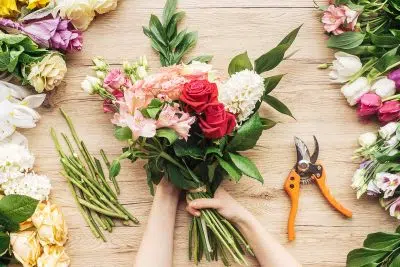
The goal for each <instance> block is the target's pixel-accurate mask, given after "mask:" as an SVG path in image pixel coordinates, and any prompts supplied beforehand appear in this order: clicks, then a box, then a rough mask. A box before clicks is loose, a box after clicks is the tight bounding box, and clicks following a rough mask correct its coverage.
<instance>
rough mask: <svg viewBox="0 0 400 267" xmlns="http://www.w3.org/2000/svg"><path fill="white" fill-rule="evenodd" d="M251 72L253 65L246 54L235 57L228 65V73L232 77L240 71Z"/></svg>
mask: <svg viewBox="0 0 400 267" xmlns="http://www.w3.org/2000/svg"><path fill="white" fill-rule="evenodd" d="M246 69H247V70H253V65H252V64H251V61H250V58H249V56H248V55H247V52H244V53H242V54H239V55H237V56H235V57H234V58H233V59H232V60H231V62H230V63H229V67H228V73H229V75H233V74H235V73H236V72H240V71H242V70H246Z"/></svg>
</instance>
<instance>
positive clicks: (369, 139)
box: [358, 133, 378, 147]
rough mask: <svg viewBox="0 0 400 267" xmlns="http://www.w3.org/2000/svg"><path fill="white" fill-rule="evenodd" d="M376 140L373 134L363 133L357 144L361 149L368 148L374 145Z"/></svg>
mask: <svg viewBox="0 0 400 267" xmlns="http://www.w3.org/2000/svg"><path fill="white" fill-rule="evenodd" d="M377 138H378V137H377V136H376V134H374V133H364V134H362V135H360V137H359V138H358V143H359V144H360V146H362V147H370V146H373V145H375V143H376V140H377Z"/></svg>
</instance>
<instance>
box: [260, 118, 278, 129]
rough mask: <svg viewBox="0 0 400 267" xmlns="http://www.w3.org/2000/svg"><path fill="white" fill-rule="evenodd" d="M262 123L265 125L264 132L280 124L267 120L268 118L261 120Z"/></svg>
mask: <svg viewBox="0 0 400 267" xmlns="http://www.w3.org/2000/svg"><path fill="white" fill-rule="evenodd" d="M261 123H262V125H263V127H264V130H268V129H271V128H273V127H274V126H275V125H277V124H278V123H277V122H275V121H273V120H270V119H267V118H261Z"/></svg>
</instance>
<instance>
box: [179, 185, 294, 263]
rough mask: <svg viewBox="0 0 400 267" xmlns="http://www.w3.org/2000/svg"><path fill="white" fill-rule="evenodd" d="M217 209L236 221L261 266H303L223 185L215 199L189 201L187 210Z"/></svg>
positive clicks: (190, 211)
mask: <svg viewBox="0 0 400 267" xmlns="http://www.w3.org/2000/svg"><path fill="white" fill-rule="evenodd" d="M204 208H211V209H216V210H217V211H218V212H219V213H220V214H221V215H222V216H224V217H225V218H227V219H228V220H230V221H231V222H232V223H234V224H235V225H236V226H237V227H238V228H239V230H240V231H241V232H242V234H243V235H244V236H245V237H246V239H247V241H248V242H249V244H250V246H251V248H252V249H253V251H254V254H255V255H256V258H257V260H258V262H259V263H260V265H261V266H265V267H267V266H268V267H280V266H285V267H298V266H301V265H300V264H299V263H298V262H297V261H296V260H295V259H294V258H293V257H292V256H291V255H290V254H289V252H288V251H287V250H286V249H285V248H284V247H283V246H282V245H281V244H279V243H278V242H277V241H276V240H275V239H274V238H273V237H272V236H271V235H270V234H269V233H268V232H267V231H266V230H265V228H264V227H263V226H262V225H261V223H260V222H259V221H258V220H257V219H256V218H255V217H254V215H253V214H251V213H250V212H249V211H248V210H247V209H245V208H244V207H243V206H241V205H240V204H239V203H238V202H237V201H236V200H235V199H233V198H232V197H231V196H230V195H229V194H228V193H227V192H226V191H225V190H224V189H222V188H221V187H220V188H219V189H218V190H217V192H216V193H215V195H214V198H213V199H197V200H194V201H192V202H190V203H189V205H188V206H187V208H186V209H187V211H188V212H189V213H191V214H192V215H194V216H199V215H200V212H199V211H198V209H204Z"/></svg>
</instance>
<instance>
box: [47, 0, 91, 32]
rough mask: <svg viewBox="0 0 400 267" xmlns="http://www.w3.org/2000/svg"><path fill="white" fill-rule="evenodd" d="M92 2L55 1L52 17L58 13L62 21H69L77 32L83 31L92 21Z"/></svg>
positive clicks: (89, 0) (76, 0) (78, 0)
mask: <svg viewBox="0 0 400 267" xmlns="http://www.w3.org/2000/svg"><path fill="white" fill-rule="evenodd" d="M94 4H95V3H94V0H57V1H56V6H55V8H54V11H53V16H55V14H57V13H59V14H60V16H61V17H62V18H63V19H69V20H71V22H72V24H73V25H74V26H75V28H77V29H78V30H81V31H84V30H86V29H87V28H88V26H89V24H90V22H92V20H93V19H94V16H95V12H94Z"/></svg>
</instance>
